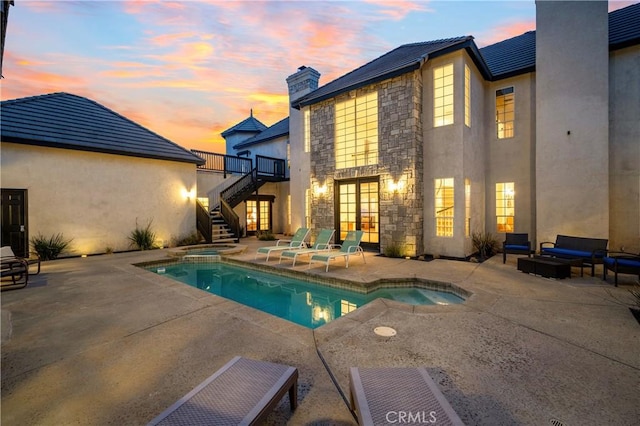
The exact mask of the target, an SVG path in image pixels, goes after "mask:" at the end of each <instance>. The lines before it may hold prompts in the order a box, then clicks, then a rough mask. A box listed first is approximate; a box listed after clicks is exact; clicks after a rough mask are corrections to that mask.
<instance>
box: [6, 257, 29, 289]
mask: <svg viewBox="0 0 640 426" xmlns="http://www.w3.org/2000/svg"><path fill="white" fill-rule="evenodd" d="M5 249H8V250H5ZM9 252H11V255H9ZM12 255H13V251H11V247H2V256H1V259H0V276H1V281H0V287H1V288H2V290H12V289H19V288H24V287H26V286H27V284H28V283H29V264H28V263H27V261H26V260H25V259H23V258H20V257H16V256H12Z"/></svg>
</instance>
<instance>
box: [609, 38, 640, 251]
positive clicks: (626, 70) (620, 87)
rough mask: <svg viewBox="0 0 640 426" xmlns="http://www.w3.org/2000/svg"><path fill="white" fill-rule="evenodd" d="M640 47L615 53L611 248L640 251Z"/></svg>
mask: <svg viewBox="0 0 640 426" xmlns="http://www.w3.org/2000/svg"><path fill="white" fill-rule="evenodd" d="M638 70H640V46H633V47H628V48H626V49H622V50H617V51H614V52H612V53H611V56H610V67H609V90H610V103H609V116H610V118H609V120H610V121H609V176H610V179H609V189H610V192H609V205H610V206H611V211H610V225H609V249H611V250H622V249H624V250H625V251H628V252H633V253H640V119H639V117H640V79H639V78H638Z"/></svg>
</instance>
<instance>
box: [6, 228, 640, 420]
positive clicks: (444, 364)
mask: <svg viewBox="0 0 640 426" xmlns="http://www.w3.org/2000/svg"><path fill="white" fill-rule="evenodd" d="M242 243H243V244H246V245H247V246H248V248H247V250H246V251H245V252H244V253H242V254H239V255H234V256H233V257H234V258H235V259H239V260H245V261H248V262H256V263H260V264H264V263H265V262H264V260H263V258H259V259H258V260H257V261H254V260H253V259H254V254H255V250H256V248H257V247H258V246H259V245H264V244H270V243H269V242H264V243H263V242H259V241H257V240H256V239H255V238H249V239H243V241H242ZM166 256H167V253H166V250H155V251H149V252H132V253H121V254H113V255H103V256H94V257H88V258H69V259H61V260H56V261H51V262H45V263H43V266H42V273H41V274H40V275H38V276H34V277H32V281H31V283H30V284H29V286H28V287H27V288H25V289H22V290H15V291H5V292H3V293H2V296H1V297H2V413H1V421H2V424H3V425H68V424H82V425H103V424H118V425H125V424H126V425H139V424H146V423H147V422H148V421H150V420H151V419H153V418H154V417H155V416H156V415H157V414H159V413H160V412H162V411H163V410H164V409H165V408H167V407H168V406H169V405H171V404H172V403H173V402H175V401H176V400H177V399H179V398H180V397H181V396H183V395H184V394H186V393H187V392H188V391H190V390H191V389H192V388H193V387H195V386H196V385H197V384H198V383H200V382H201V381H202V380H204V379H205V378H207V377H209V376H210V375H211V374H212V373H213V372H214V371H216V370H217V369H218V368H220V367H221V366H222V365H224V364H225V363H226V362H227V361H229V360H230V359H231V358H232V357H233V356H235V355H242V356H245V357H248V358H254V359H260V360H266V361H272V362H278V363H283V364H289V365H292V366H295V367H297V368H298V369H299V372H300V380H299V385H298V392H299V395H298V400H299V406H298V409H297V410H296V411H295V412H293V413H291V412H290V411H289V404H288V400H287V398H286V397H285V399H284V400H283V401H282V403H281V404H280V405H279V407H278V408H277V409H276V411H274V413H273V414H272V415H271V417H270V419H269V424H274V425H276V424H277V425H279V424H290V425H322V424H326V425H354V424H356V422H355V419H354V417H353V416H352V414H351V413H350V411H349V409H348V407H347V405H346V403H345V401H344V398H343V396H344V395H346V396H347V397H348V387H349V383H348V371H349V367H350V366H360V367H377V366H425V367H426V368H427V370H428V371H429V373H430V375H431V376H432V377H433V379H434V380H435V382H436V383H437V384H438V386H439V387H440V389H441V390H442V392H443V394H444V395H445V396H446V398H447V399H448V400H449V402H450V403H451V405H452V406H453V408H454V409H455V410H456V412H457V413H458V414H459V415H460V417H461V418H462V420H463V421H464V422H465V423H466V424H468V425H476V424H477V425H513V424H516V425H544V424H556V425H561V424H564V425H578V424H581V425H582V424H615V425H635V424H637V421H638V418H640V324H638V322H637V321H636V320H635V319H634V317H633V316H632V315H631V313H630V311H629V309H628V308H627V306H626V305H625V303H631V302H632V300H631V295H630V293H629V291H628V290H629V289H631V288H632V287H631V286H632V285H633V284H634V283H635V282H637V277H633V276H628V275H624V276H622V283H621V286H620V287H618V288H615V287H614V286H613V285H612V284H611V283H612V277H610V280H609V283H605V282H603V281H602V280H601V269H600V268H599V267H598V268H596V274H597V276H596V277H590V276H585V277H580V276H579V273H578V274H576V272H578V270H577V269H574V271H573V272H574V275H573V277H572V278H571V279H566V280H557V281H556V280H550V279H545V278H541V277H537V276H532V275H527V274H523V273H520V272H518V271H517V270H516V266H515V265H516V257H517V256H510V257H509V259H508V261H507V263H506V264H505V265H503V264H502V258H501V256H495V257H493V258H491V259H490V260H488V261H486V262H484V263H482V264H477V263H470V262H460V261H451V260H434V261H431V262H423V261H417V260H404V259H389V258H384V257H380V256H375V254H373V253H367V254H366V257H367V258H366V261H367V263H366V264H363V262H362V260H361V259H357V258H354V259H352V262H350V265H349V268H348V269H345V268H344V266H343V265H344V264H342V263H339V262H337V263H336V264H335V265H332V266H331V267H330V269H329V272H328V273H325V272H324V267H323V266H321V265H320V264H317V265H314V266H313V267H312V268H311V270H310V271H311V273H313V274H318V275H323V276H335V277H341V278H347V279H349V280H353V281H356V282H367V281H371V280H375V279H377V278H384V277H420V278H426V279H430V280H435V281H444V282H451V283H454V284H456V285H458V286H460V287H462V288H464V289H466V290H468V291H470V292H472V293H473V295H472V296H471V297H470V298H469V299H468V300H467V301H466V302H465V303H464V304H461V305H450V306H430V307H424V306H421V307H413V306H408V305H403V304H400V303H396V302H391V301H388V300H382V299H378V300H376V301H375V302H373V303H370V304H368V305H366V306H365V307H363V308H360V309H358V310H357V311H356V312H353V313H350V314H348V315H346V316H344V317H342V318H339V319H337V320H335V321H333V322H331V323H329V324H327V325H325V326H322V327H320V328H318V329H316V330H310V329H307V328H304V327H301V326H298V325H296V324H293V323H290V322H288V321H285V320H283V319H280V318H277V317H273V316H271V315H268V314H265V313H262V312H260V311H256V310H254V309H251V308H248V307H245V306H243V305H239V304H237V303H235V302H232V301H229V300H226V299H223V298H220V297H218V296H215V295H211V294H208V293H205V292H203V291H201V290H198V289H196V288H192V287H190V286H187V285H184V284H182V283H179V282H176V281H173V280H171V279H169V278H167V277H163V276H159V275H156V274H154V273H151V272H147V271H145V270H143V269H141V268H138V267H136V266H133V264H135V263H139V262H145V261H152V260H157V259H162V258H165V257H166ZM276 259H277V258H276ZM269 264H270V265H272V266H275V267H280V268H285V267H288V266H289V265H290V263H289V264H287V265H286V266H285V265H280V266H278V262H277V260H275V261H274V260H271V261H270V262H269ZM306 268H307V264H306V263H305V262H301V263H299V264H297V265H296V267H295V268H294V269H296V270H300V271H306V270H307V269H306ZM585 272H586V271H585ZM382 325H384V326H389V327H393V328H394V329H396V330H397V332H398V334H397V335H396V336H395V337H390V338H384V337H380V336H377V335H376V334H374V333H373V329H374V328H375V327H377V326H382ZM323 360H324V362H325V363H326V367H325V364H324V363H323ZM332 378H333V379H335V383H337V385H338V387H336V385H335V384H334V381H333V380H332ZM554 420H555V421H557V423H553V421H554Z"/></svg>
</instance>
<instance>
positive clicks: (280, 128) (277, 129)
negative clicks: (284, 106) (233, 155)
mask: <svg viewBox="0 0 640 426" xmlns="http://www.w3.org/2000/svg"><path fill="white" fill-rule="evenodd" d="M288 134H289V117H287V118H283V119H282V120H280V121H278V122H277V123H276V124H274V125H273V126H271V127H269V128H267V129H266V130H264V131H262V132H261V133H259V134H257V135H255V136H254V137H252V138H249V139H247V140H245V141H242V142H240V143H239V144H237V145H234V146H233V149H242V148H246V147H249V146H252V145H256V144H259V143H261V142H268V141H270V140H273V139H277V138H279V137H282V136H286V135H288Z"/></svg>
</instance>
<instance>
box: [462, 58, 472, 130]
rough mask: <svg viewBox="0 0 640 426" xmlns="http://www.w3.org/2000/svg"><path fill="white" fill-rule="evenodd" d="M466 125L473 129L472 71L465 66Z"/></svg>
mask: <svg viewBox="0 0 640 426" xmlns="http://www.w3.org/2000/svg"><path fill="white" fill-rule="evenodd" d="M464 124H465V125H466V126H467V127H471V70H469V66H468V65H466V64H465V66H464Z"/></svg>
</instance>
